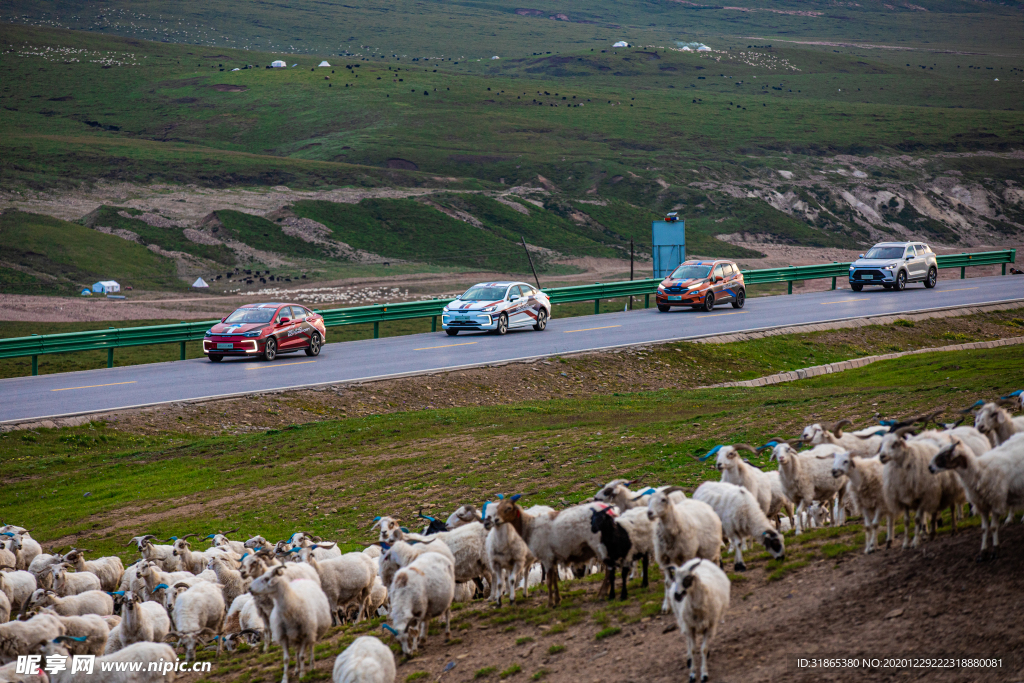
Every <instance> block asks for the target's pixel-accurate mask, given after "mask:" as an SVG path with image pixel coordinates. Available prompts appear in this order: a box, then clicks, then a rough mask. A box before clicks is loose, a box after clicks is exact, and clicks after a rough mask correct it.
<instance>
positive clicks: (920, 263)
mask: <svg viewBox="0 0 1024 683" xmlns="http://www.w3.org/2000/svg"><path fill="white" fill-rule="evenodd" d="M904 261H905V262H906V264H907V279H908V280H923V279H924V258H922V256H921V255H920V254H918V253H917V250H916V249H915V248H914V245H913V244H908V245H907V251H906V252H905V253H904Z"/></svg>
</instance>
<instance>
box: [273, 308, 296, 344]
mask: <svg viewBox="0 0 1024 683" xmlns="http://www.w3.org/2000/svg"><path fill="white" fill-rule="evenodd" d="M285 320H287V321H288V322H285ZM297 328H298V325H297V324H296V323H295V321H294V320H292V307H291V306H282V307H281V310H280V311H279V312H278V314H277V330H276V335H277V348H278V349H280V350H281V351H287V350H288V349H294V348H296V347H297V346H299V344H300V342H299V341H298V340H297V339H296V336H297V334H296V333H295V330H296V329H297Z"/></svg>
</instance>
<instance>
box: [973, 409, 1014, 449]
mask: <svg viewBox="0 0 1024 683" xmlns="http://www.w3.org/2000/svg"><path fill="white" fill-rule="evenodd" d="M978 403H980V404H981V406H980V407H979V408H977V412H976V413H975V414H974V426H975V428H976V429H977V430H978V431H979V432H981V433H982V434H984V435H985V436H987V437H988V439H989V441H990V442H991V443H992V446H993V447H994V446H998V445H1000V444H1001V443H1003V442H1004V441H1007V440H1008V439H1009V438H1010V437H1012V436H1013V435H1014V434H1019V433H1021V432H1024V415H1021V416H1019V417H1013V416H1012V415H1010V412H1009V411H1008V410H1007V408H1008V407H1017V406H1018V405H1019V403H1018V401H1017V399H1016V398H1013V399H1010V398H1000V399H997V400H996V401H994V402H991V403H984V402H982V401H978ZM978 403H975V404H974V405H973V406H971V408H968V411H969V410H972V409H974V408H975V407H976V406H978Z"/></svg>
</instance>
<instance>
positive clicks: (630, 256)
mask: <svg viewBox="0 0 1024 683" xmlns="http://www.w3.org/2000/svg"><path fill="white" fill-rule="evenodd" d="M629 281H630V282H632V281H633V240H630V241H629ZM629 310H631V311H632V310H633V295H632V294H630V295H629Z"/></svg>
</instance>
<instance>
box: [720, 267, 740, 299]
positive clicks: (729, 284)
mask: <svg viewBox="0 0 1024 683" xmlns="http://www.w3.org/2000/svg"><path fill="white" fill-rule="evenodd" d="M722 270H723V271H724V272H725V289H724V290H723V293H724V294H725V295H726V296H728V297H729V301H735V300H736V292H738V291H739V278H738V277H737V276H738V275H739V270H737V269H736V267H735V266H734V265H733V264H731V263H725V264H723V265H722Z"/></svg>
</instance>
